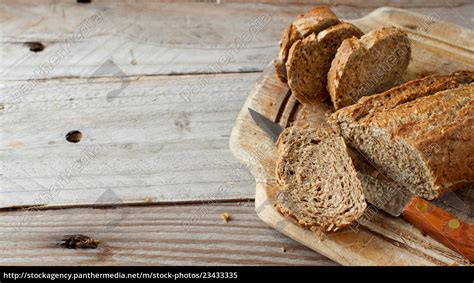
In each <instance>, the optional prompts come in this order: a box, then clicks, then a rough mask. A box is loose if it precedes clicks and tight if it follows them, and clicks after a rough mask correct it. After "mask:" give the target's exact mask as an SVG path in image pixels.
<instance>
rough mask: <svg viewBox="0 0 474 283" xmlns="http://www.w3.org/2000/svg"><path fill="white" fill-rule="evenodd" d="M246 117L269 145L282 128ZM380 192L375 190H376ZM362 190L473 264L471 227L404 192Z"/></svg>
mask: <svg viewBox="0 0 474 283" xmlns="http://www.w3.org/2000/svg"><path fill="white" fill-rule="evenodd" d="M248 110H249V112H250V116H251V117H252V119H253V120H254V121H255V123H256V124H257V126H259V127H260V128H261V129H262V130H263V131H264V132H265V133H266V134H267V135H268V136H269V137H270V138H271V139H272V141H273V142H276V141H277V140H278V136H279V135H280V133H281V132H282V131H283V128H282V127H281V126H280V125H279V124H277V123H275V122H273V121H272V120H270V119H268V118H267V117H265V116H264V115H262V114H260V113H258V112H257V111H255V110H253V109H251V108H248ZM380 187H381V188H383V189H379V188H380ZM375 188H376V187H375V186H364V188H363V190H364V195H365V196H366V199H367V201H368V202H369V203H371V204H372V205H374V206H375V207H377V208H378V209H381V210H383V211H385V212H386V213H388V214H390V215H392V216H395V217H399V216H401V217H403V218H404V219H405V220H406V221H408V222H409V223H411V224H412V225H413V226H415V227H416V228H418V229H419V230H421V231H422V232H423V233H425V234H427V235H429V236H431V237H432V238H433V239H435V240H437V241H438V242H440V243H442V244H443V245H445V246H447V247H448V248H450V249H452V250H453V251H456V252H458V253H459V254H461V255H463V256H464V257H466V258H467V259H469V260H470V261H471V262H474V227H473V226H472V225H470V224H468V223H465V222H463V221H462V220H460V219H459V218H457V217H455V216H453V215H451V214H450V213H448V212H446V211H445V210H443V209H441V208H439V207H437V206H435V205H433V204H432V203H430V202H429V201H426V200H424V199H422V198H420V197H418V196H416V195H414V194H412V193H411V192H409V191H408V190H403V189H394V188H393V187H392V188H391V187H389V186H387V187H384V186H377V190H375Z"/></svg>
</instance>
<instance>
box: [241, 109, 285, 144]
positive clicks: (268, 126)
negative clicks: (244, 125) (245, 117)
mask: <svg viewBox="0 0 474 283" xmlns="http://www.w3.org/2000/svg"><path fill="white" fill-rule="evenodd" d="M248 110H249V112H250V116H252V119H253V120H254V122H255V124H257V126H259V127H260V129H262V130H263V131H264V132H265V133H266V134H267V135H268V136H269V137H270V138H271V139H272V141H273V142H274V143H275V142H276V141H277V140H278V137H279V136H280V134H281V132H283V130H284V129H283V128H282V127H281V126H280V125H279V124H278V123H275V122H273V121H272V120H270V119H268V118H267V117H265V116H263V115H262V114H260V113H258V112H257V111H255V110H253V109H252V108H248Z"/></svg>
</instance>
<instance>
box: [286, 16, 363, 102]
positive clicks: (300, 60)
mask: <svg viewBox="0 0 474 283" xmlns="http://www.w3.org/2000/svg"><path fill="white" fill-rule="evenodd" d="M362 35H363V33H362V31H361V30H360V29H359V28H357V27H356V26H354V25H352V24H349V23H340V24H337V25H335V26H332V27H329V28H327V29H325V30H323V31H321V32H320V33H319V34H316V33H313V34H311V35H309V36H307V37H305V38H304V39H300V40H298V41H296V42H295V43H294V44H293V46H292V47H291V48H290V51H289V55H288V60H287V62H286V70H287V72H288V85H289V86H290V88H291V91H292V93H293V95H294V96H295V97H296V99H298V101H299V102H301V103H302V104H313V105H316V104H319V103H320V102H321V101H323V100H324V99H326V98H327V97H328V96H329V94H328V92H327V90H326V84H327V73H328V71H329V68H330V67H331V62H332V60H333V59H334V56H335V55H336V51H337V48H338V47H339V46H340V45H341V43H342V41H343V40H344V39H346V38H351V37H360V36H362Z"/></svg>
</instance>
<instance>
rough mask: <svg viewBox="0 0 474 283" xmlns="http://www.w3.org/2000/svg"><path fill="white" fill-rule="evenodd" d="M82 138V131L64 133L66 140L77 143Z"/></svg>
mask: <svg viewBox="0 0 474 283" xmlns="http://www.w3.org/2000/svg"><path fill="white" fill-rule="evenodd" d="M81 139H82V133H81V132H79V131H70V132H69V133H67V134H66V140H67V141H68V142H72V143H78V142H80V141H81Z"/></svg>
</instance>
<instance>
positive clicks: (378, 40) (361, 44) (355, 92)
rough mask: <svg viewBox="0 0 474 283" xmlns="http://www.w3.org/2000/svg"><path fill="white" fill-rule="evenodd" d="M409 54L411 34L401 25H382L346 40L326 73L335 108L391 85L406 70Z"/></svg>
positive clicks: (352, 102) (383, 89) (349, 103)
mask: <svg viewBox="0 0 474 283" xmlns="http://www.w3.org/2000/svg"><path fill="white" fill-rule="evenodd" d="M410 57H411V46H410V41H409V40H408V35H407V34H406V33H405V32H404V31H402V30H401V29H400V28H396V27H383V28H380V29H378V30H374V31H371V32H369V33H367V34H365V35H363V36H362V37H361V38H360V39H357V38H349V39H346V40H344V41H343V42H342V44H341V46H340V47H339V48H338V50H337V53H336V55H335V58H334V60H333V61H332V63H331V68H330V69H329V72H328V74H327V76H328V83H327V89H328V92H329V94H330V95H331V100H332V102H333V105H334V108H335V109H340V108H342V107H345V106H348V105H351V104H354V103H355V102H357V101H358V100H359V98H361V97H362V96H368V95H372V94H376V93H379V92H382V91H385V90H387V89H389V88H391V87H392V86H393V84H394V83H395V82H396V81H397V80H400V78H401V77H402V76H403V74H404V73H405V71H406V69H407V67H408V63H409V62H410Z"/></svg>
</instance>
